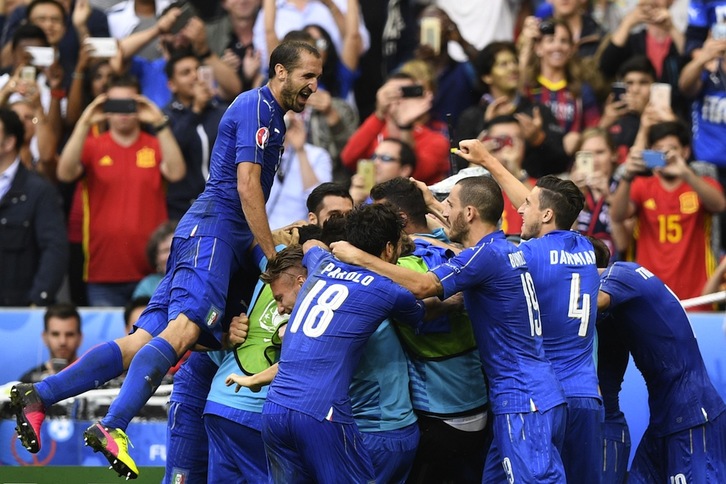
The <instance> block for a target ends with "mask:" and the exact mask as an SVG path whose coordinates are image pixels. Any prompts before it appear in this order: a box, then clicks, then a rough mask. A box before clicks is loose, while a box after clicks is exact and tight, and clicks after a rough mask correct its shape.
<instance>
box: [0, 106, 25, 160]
mask: <svg viewBox="0 0 726 484" xmlns="http://www.w3.org/2000/svg"><path fill="white" fill-rule="evenodd" d="M0 123H2V129H3V133H4V134H5V136H6V137H12V138H15V151H20V147H21V146H23V143H24V142H25V126H24V125H23V122H22V121H21V120H20V117H19V116H18V115H17V114H15V111H13V110H12V109H8V108H0Z"/></svg>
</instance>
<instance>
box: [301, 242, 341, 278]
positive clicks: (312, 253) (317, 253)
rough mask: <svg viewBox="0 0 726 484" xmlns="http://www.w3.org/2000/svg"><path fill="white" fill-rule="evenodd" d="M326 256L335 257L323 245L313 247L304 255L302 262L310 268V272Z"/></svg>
mask: <svg viewBox="0 0 726 484" xmlns="http://www.w3.org/2000/svg"><path fill="white" fill-rule="evenodd" d="M324 257H333V255H332V254H331V253H330V252H328V251H327V250H325V249H323V248H321V247H311V248H310V250H308V251H307V252H306V253H305V255H304V256H303V260H302V264H303V266H305V268H306V269H307V270H308V274H310V272H311V271H312V270H313V269H314V268H315V267H317V266H318V264H319V263H320V261H321V260H322V259H323V258H324Z"/></svg>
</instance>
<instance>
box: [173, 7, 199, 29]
mask: <svg viewBox="0 0 726 484" xmlns="http://www.w3.org/2000/svg"><path fill="white" fill-rule="evenodd" d="M180 10H181V12H179V16H178V17H177V18H176V20H175V21H174V23H173V24H172V26H171V29H169V33H171V34H178V33H179V32H181V30H182V29H183V28H184V27H185V26H186V25H187V23H188V22H189V20H191V18H192V17H194V16H195V15H196V14H197V13H196V11H195V10H194V7H193V6H192V4H191V3H189V2H185V3H184V4H182V6H181V7H180Z"/></svg>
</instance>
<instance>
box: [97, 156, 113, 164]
mask: <svg viewBox="0 0 726 484" xmlns="http://www.w3.org/2000/svg"><path fill="white" fill-rule="evenodd" d="M111 165H113V159H111V157H110V156H108V155H106V156H104V157H103V158H101V159H100V160H98V166H111Z"/></svg>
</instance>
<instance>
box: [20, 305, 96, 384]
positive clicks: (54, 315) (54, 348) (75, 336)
mask: <svg viewBox="0 0 726 484" xmlns="http://www.w3.org/2000/svg"><path fill="white" fill-rule="evenodd" d="M82 342H83V334H82V333H81V315H80V314H78V310H77V309H76V307H75V306H74V305H73V304H68V303H60V304H53V305H51V306H48V308H47V309H46V310H45V314H44V315H43V343H44V344H45V346H46V347H47V348H48V352H49V353H50V358H49V359H48V360H47V361H45V362H44V363H41V364H40V365H38V366H37V367H35V368H32V369H30V370H28V371H27V372H25V373H24V374H23V376H21V377H20V381H21V382H23V383H36V382H39V381H41V380H42V379H44V378H45V377H47V376H49V375H55V374H56V373H58V372H59V371H61V370H62V369H63V368H65V367H66V366H68V365H70V364H71V363H73V362H74V361H76V359H77V358H78V355H77V352H78V348H79V347H80V346H81V343H82Z"/></svg>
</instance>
